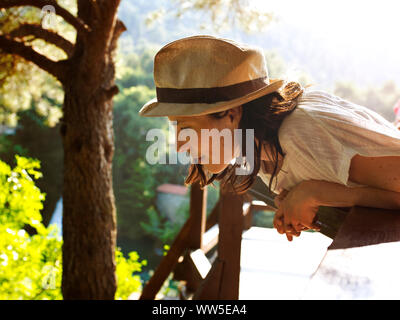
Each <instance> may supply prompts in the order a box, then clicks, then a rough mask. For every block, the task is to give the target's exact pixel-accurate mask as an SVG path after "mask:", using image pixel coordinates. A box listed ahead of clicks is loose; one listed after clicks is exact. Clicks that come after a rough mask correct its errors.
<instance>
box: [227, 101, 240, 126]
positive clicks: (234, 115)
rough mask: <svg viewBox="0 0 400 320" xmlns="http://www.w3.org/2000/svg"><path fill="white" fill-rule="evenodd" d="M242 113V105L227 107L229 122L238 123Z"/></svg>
mask: <svg viewBox="0 0 400 320" xmlns="http://www.w3.org/2000/svg"><path fill="white" fill-rule="evenodd" d="M242 113H243V108H242V106H241V105H240V106H238V107H235V108H232V109H229V114H228V116H229V120H230V121H231V123H234V122H236V123H237V124H239V122H240V119H241V118H242Z"/></svg>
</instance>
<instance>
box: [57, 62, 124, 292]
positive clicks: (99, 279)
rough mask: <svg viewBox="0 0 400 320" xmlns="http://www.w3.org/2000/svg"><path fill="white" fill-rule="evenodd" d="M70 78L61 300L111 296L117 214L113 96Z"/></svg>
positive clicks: (65, 136) (66, 109)
mask: <svg viewBox="0 0 400 320" xmlns="http://www.w3.org/2000/svg"><path fill="white" fill-rule="evenodd" d="M74 69H75V70H79V69H78V68H74ZM77 78H81V79H82V78H85V76H82V77H79V76H78V77H77ZM71 80H72V81H71V84H70V85H69V86H65V101H64V119H63V120H64V121H65V124H64V128H63V129H62V135H63V145H64V185H63V237H64V245H63V264H64V267H63V279H62V292H63V297H64V299H114V294H115V291H116V278H115V267H116V266H115V259H114V250H115V246H116V216H115V205H114V193H113V188H112V157H113V153H114V134H113V129H112V101H111V100H108V101H107V100H105V99H104V95H103V94H102V91H101V90H98V88H88V87H87V86H86V87H85V88H84V89H83V88H82V87H80V86H79V84H80V82H79V81H76V82H74V81H73V78H72V79H71ZM82 91H84V92H82Z"/></svg>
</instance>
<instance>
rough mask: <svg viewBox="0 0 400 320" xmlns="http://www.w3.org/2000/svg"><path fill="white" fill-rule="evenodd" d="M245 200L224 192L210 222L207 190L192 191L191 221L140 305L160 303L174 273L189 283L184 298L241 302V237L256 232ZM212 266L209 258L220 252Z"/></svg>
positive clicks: (194, 187) (144, 293)
mask: <svg viewBox="0 0 400 320" xmlns="http://www.w3.org/2000/svg"><path fill="white" fill-rule="evenodd" d="M244 199H246V196H244V195H236V194H233V193H229V192H225V191H224V190H222V189H220V196H219V200H218V202H217V203H216V205H215V206H214V208H213V210H212V211H211V213H210V214H209V216H208V218H207V219H206V212H207V208H206V203H207V189H206V188H205V189H203V190H201V189H200V186H199V184H198V183H196V184H193V185H192V186H191V195H190V216H189V218H188V220H187V221H186V223H185V224H184V226H183V227H182V229H181V230H180V232H179V234H178V235H177V237H176V238H175V240H174V242H173V243H172V245H171V247H170V249H169V250H168V252H167V254H166V255H165V256H164V257H163V259H162V261H161V263H160V264H159V265H158V267H157V269H156V270H155V272H154V274H153V276H152V277H151V278H150V280H149V281H148V282H147V283H146V284H145V286H144V288H143V291H142V295H141V297H140V299H155V297H156V294H157V293H158V291H159V290H160V288H161V286H162V285H163V283H164V281H165V280H166V279H167V277H168V276H169V274H170V273H171V272H174V278H175V279H177V280H184V281H185V282H186V286H185V290H184V292H183V293H182V298H193V299H238V296H239V275H240V247H241V239H242V232H243V230H244V229H245V228H249V227H250V226H251V212H252V209H253V206H252V203H251V202H245V201H244ZM217 245H218V247H217V249H218V256H217V258H216V259H215V261H214V262H213V264H212V265H211V264H210V262H209V260H208V258H207V257H206V254H207V253H208V252H209V251H210V250H211V249H213V248H214V247H215V246H217Z"/></svg>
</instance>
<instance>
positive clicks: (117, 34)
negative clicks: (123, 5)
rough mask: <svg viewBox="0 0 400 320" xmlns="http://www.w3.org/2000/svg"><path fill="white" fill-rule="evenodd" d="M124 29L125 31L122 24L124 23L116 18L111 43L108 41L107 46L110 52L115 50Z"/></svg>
mask: <svg viewBox="0 0 400 320" xmlns="http://www.w3.org/2000/svg"><path fill="white" fill-rule="evenodd" d="M124 31H126V26H125V25H124V23H123V22H122V21H121V20H119V19H118V20H117V21H116V23H115V27H114V32H113V35H112V37H111V43H110V47H109V51H110V52H113V51H114V50H115V48H116V46H117V42H118V39H119V37H120V35H121V34H122V33H123V32H124Z"/></svg>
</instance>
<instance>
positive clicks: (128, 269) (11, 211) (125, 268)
mask: <svg viewBox="0 0 400 320" xmlns="http://www.w3.org/2000/svg"><path fill="white" fill-rule="evenodd" d="M15 158H16V163H17V164H16V166H15V168H14V169H11V167H10V166H9V165H7V164H6V163H4V162H2V161H0V299H1V300H10V299H29V300H32V299H51V300H53V299H62V295H61V273H62V239H61V238H60V237H58V236H57V234H58V233H57V227H56V226H54V225H51V226H49V227H47V228H46V227H45V226H44V225H43V224H42V217H41V215H40V210H41V209H42V208H43V205H42V201H43V200H44V199H45V194H44V193H41V192H40V190H39V188H37V187H36V186H35V183H34V179H35V180H36V179H38V178H41V177H42V173H41V172H40V171H38V169H40V162H39V161H38V160H35V159H31V158H26V157H21V156H18V155H16V157H15ZM27 225H28V226H30V227H32V228H34V229H35V231H36V234H34V235H32V236H30V235H29V234H28V233H27V232H26V231H25V230H24V227H26V226H27ZM115 254H116V264H117V271H116V275H117V281H118V289H117V292H116V299H126V298H128V296H129V295H130V294H131V293H133V292H139V291H140V290H141V280H140V277H139V275H137V274H136V273H138V272H140V271H141V268H142V266H145V265H146V263H147V261H146V260H142V261H140V262H139V255H138V254H137V253H136V252H130V253H129V255H128V258H125V257H124V256H123V254H122V252H121V251H120V250H119V248H117V250H116V253H115Z"/></svg>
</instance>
